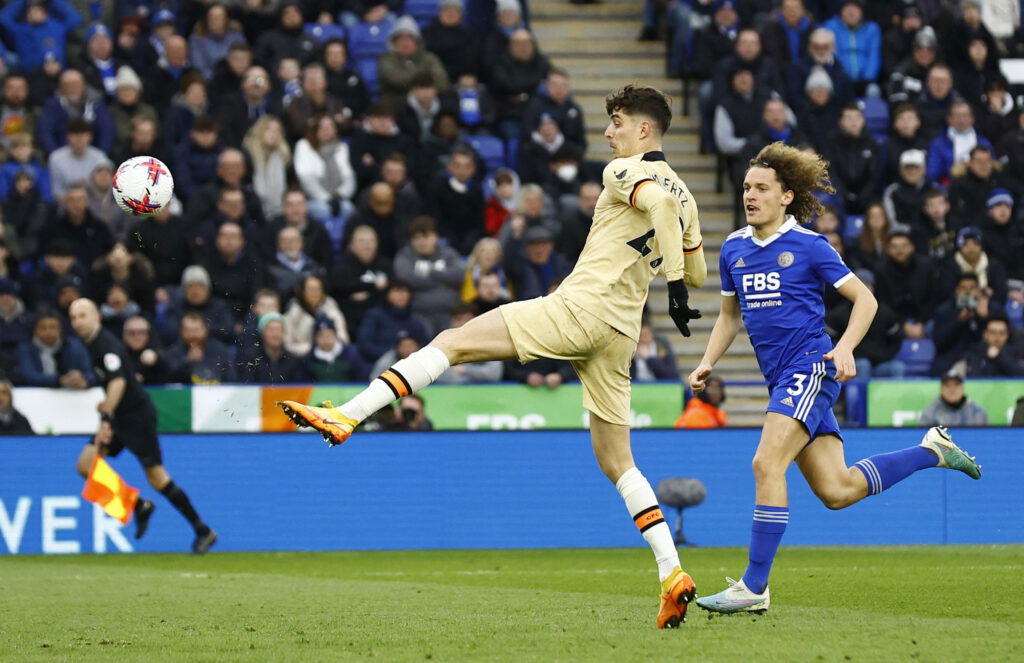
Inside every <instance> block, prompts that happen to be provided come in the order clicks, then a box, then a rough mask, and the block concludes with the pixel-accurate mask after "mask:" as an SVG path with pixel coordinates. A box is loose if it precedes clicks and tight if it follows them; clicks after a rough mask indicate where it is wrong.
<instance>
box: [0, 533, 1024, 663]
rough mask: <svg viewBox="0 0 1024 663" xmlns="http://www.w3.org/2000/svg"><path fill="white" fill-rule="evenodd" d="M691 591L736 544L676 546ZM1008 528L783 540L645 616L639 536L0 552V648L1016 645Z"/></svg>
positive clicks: (10, 652) (985, 655) (82, 653)
mask: <svg viewBox="0 0 1024 663" xmlns="http://www.w3.org/2000/svg"><path fill="white" fill-rule="evenodd" d="M682 558H683V562H684V564H685V567H686V568H687V570H688V571H689V572H690V573H691V574H693V576H694V578H695V580H696V582H697V588H698V591H699V592H704V593H713V592H716V591H718V590H720V589H722V588H723V586H724V576H725V575H726V574H728V575H733V576H736V577H738V575H739V574H741V573H742V571H743V568H744V563H745V560H746V553H745V551H744V550H741V549H738V548H728V549H722V548H687V549H683V550H682ZM1022 573H1024V546H1019V545H1015V546H908V547H885V548H785V547H784V548H783V549H782V551H781V552H780V554H779V558H778V560H777V563H776V566H775V572H774V575H773V578H772V580H773V585H772V594H773V596H772V600H773V607H772V608H771V610H770V611H769V612H768V614H766V615H764V616H752V615H735V616H728V617H714V618H709V617H708V615H707V613H705V612H703V611H701V610H700V609H698V608H697V607H696V606H692V607H691V611H690V614H689V621H688V622H687V623H686V624H685V625H683V627H682V628H680V629H679V630H676V631H658V630H657V629H655V628H654V616H655V612H656V610H657V598H656V592H657V583H656V577H655V574H654V563H653V560H652V559H651V554H650V551H649V550H647V549H646V548H635V549H610V550H525V551H520V550H514V551H429V552H325V553H237V554H236V553H219V554H218V553H213V554H210V555H208V556H206V557H200V558H197V557H190V556H186V555H130V556H117V555H111V556H76V557H7V558H0V661H59V660H73V661H89V660H103V661H147V662H156V661H175V660H187V661H229V660H231V661H233V660H240V661H322V660H350V659H365V658H376V659H377V660H382V661H424V660H436V661H452V660H503V661H516V662H517V663H520V662H522V661H669V660H683V659H685V660H751V661H758V662H761V661H911V660H916V661H968V662H969V663H977V662H979V661H1009V660H1024V603H1021V602H1020V600H1021V596H1022V591H1021V590H1022V589H1024V582H1022V580H1021V578H1022Z"/></svg>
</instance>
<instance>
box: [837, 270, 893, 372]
mask: <svg viewBox="0 0 1024 663" xmlns="http://www.w3.org/2000/svg"><path fill="white" fill-rule="evenodd" d="M856 276H857V278H859V279H860V280H861V282H862V283H863V284H864V285H866V286H867V287H868V289H869V290H871V292H872V293H873V292H874V291H875V275H874V273H872V272H871V271H870V270H868V269H858V270H857V271H856ZM852 310H853V304H852V303H850V302H849V301H848V300H847V299H845V298H841V299H840V300H839V303H838V304H837V305H836V306H833V307H832V308H830V309H829V311H828V313H827V314H826V316H825V331H827V332H828V334H829V336H831V337H832V338H833V339H835V340H838V339H839V338H840V337H841V336H842V335H843V333H845V332H846V326H847V324H848V323H849V320H850V312H851V311H852ZM902 342H903V327H902V324H901V320H900V318H899V316H898V315H896V312H895V311H893V310H892V309H891V308H890V307H889V306H888V304H886V303H885V302H879V305H878V312H877V313H876V314H875V317H874V319H873V320H872V321H871V326H870V327H869V328H868V331H867V334H865V335H864V339H863V340H862V341H861V342H860V344H859V345H858V346H857V349H856V350H854V353H853V356H854V359H856V361H857V377H860V378H901V377H903V375H904V374H905V372H906V366H905V365H904V364H903V362H902V361H900V360H898V359H895V357H896V353H898V352H899V350H900V345H901V344H902Z"/></svg>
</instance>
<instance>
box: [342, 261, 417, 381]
mask: <svg viewBox="0 0 1024 663" xmlns="http://www.w3.org/2000/svg"><path fill="white" fill-rule="evenodd" d="M411 303H412V289H411V288H410V287H409V284H408V283H406V282H405V281H399V280H393V281H391V283H390V284H389V285H388V289H387V293H386V294H385V302H384V303H383V304H381V305H380V306H374V307H373V308H371V309H370V310H369V311H367V312H366V316H365V317H364V318H363V323H362V324H361V325H360V326H359V334H358V335H357V337H356V345H358V346H359V351H360V352H361V353H362V354H363V358H364V359H366V361H368V362H375V361H377V359H378V358H379V357H380V356H381V355H383V354H384V353H385V352H387V351H388V350H391V349H392V348H393V347H394V345H395V341H396V340H397V339H399V338H403V337H412V338H415V339H416V340H417V341H419V342H420V344H423V343H426V342H427V336H428V332H427V323H426V322H424V321H423V319H422V318H420V317H419V316H417V315H416V314H414V313H413V312H412V307H411V306H410V304H411Z"/></svg>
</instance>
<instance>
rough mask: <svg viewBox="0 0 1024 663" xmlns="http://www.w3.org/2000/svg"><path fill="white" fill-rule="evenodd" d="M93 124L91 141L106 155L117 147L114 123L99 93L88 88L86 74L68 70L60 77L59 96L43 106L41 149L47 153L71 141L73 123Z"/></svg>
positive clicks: (40, 122) (40, 131)
mask: <svg viewBox="0 0 1024 663" xmlns="http://www.w3.org/2000/svg"><path fill="white" fill-rule="evenodd" d="M76 120H81V121H83V122H85V123H86V124H88V125H89V128H90V132H91V133H90V139H91V142H92V144H93V145H95V146H96V147H97V148H99V149H100V151H102V152H107V151H109V150H110V148H111V147H112V146H113V145H114V137H115V128H114V120H113V118H112V117H111V116H110V109H109V108H107V105H106V104H105V103H103V99H102V97H101V95H100V93H99V92H97V91H96V90H93V89H91V88H89V87H87V86H86V84H85V78H84V77H83V76H82V73H81V72H79V71H76V70H74V69H68V70H67V71H65V72H64V73H62V74H61V75H60V83H59V84H58V87H57V94H56V95H54V96H53V97H50V98H49V99H47V100H46V102H45V103H44V104H43V108H42V111H41V112H40V116H39V126H38V129H37V132H38V135H37V138H38V139H39V146H40V147H41V148H42V149H43V151H44V152H46V153H47V154H49V153H51V152H54V151H56V150H57V148H59V147H61V146H63V145H65V144H66V143H67V142H68V140H69V139H68V135H67V134H68V128H69V126H70V123H71V122H72V121H76Z"/></svg>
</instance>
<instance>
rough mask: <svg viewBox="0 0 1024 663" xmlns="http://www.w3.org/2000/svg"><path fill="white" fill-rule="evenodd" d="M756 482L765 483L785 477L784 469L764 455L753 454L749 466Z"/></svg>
mask: <svg viewBox="0 0 1024 663" xmlns="http://www.w3.org/2000/svg"><path fill="white" fill-rule="evenodd" d="M750 468H751V470H753V472H754V479H755V480H756V481H767V480H771V479H775V478H777V477H779V476H781V475H785V473H786V468H785V466H784V465H782V464H780V463H779V462H778V461H777V460H776V459H774V458H772V457H770V456H767V455H765V454H755V455H754V460H753V461H752V462H751V464H750Z"/></svg>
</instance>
